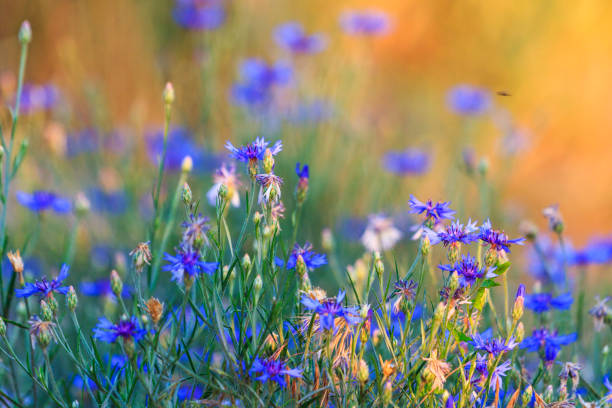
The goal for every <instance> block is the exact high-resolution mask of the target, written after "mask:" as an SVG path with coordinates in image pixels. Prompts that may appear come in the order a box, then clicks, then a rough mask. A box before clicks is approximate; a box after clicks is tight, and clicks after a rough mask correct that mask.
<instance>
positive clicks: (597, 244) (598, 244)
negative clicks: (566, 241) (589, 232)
mask: <svg viewBox="0 0 612 408" xmlns="http://www.w3.org/2000/svg"><path fill="white" fill-rule="evenodd" d="M610 262H612V238H598V239H593V240H591V241H590V242H589V243H588V244H587V245H586V246H585V247H584V248H583V249H581V250H575V251H572V252H571V254H570V255H569V256H568V263H570V264H572V265H590V264H607V263H610Z"/></svg>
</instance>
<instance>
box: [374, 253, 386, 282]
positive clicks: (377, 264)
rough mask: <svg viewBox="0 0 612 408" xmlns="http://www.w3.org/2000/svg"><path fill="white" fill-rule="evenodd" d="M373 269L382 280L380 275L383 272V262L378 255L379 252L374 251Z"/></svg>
mask: <svg viewBox="0 0 612 408" xmlns="http://www.w3.org/2000/svg"><path fill="white" fill-rule="evenodd" d="M374 271H376V275H378V279H381V280H382V276H383V275H384V273H385V264H384V263H383V260H382V258H381V257H380V252H376V253H374Z"/></svg>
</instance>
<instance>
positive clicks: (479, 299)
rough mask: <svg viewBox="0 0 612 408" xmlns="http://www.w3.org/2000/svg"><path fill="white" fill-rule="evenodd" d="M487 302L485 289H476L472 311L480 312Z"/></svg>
mask: <svg viewBox="0 0 612 408" xmlns="http://www.w3.org/2000/svg"><path fill="white" fill-rule="evenodd" d="M486 301H487V290H486V289H485V288H480V289H478V292H476V295H475V296H474V300H473V301H472V304H473V305H474V309H476V310H478V311H479V312H482V308H483V307H484V304H485V302H486Z"/></svg>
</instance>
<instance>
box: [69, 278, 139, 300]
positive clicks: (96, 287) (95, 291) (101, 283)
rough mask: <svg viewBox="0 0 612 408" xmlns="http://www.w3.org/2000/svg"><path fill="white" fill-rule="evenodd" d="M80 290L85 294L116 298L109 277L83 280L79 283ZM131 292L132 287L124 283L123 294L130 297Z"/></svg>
mask: <svg viewBox="0 0 612 408" xmlns="http://www.w3.org/2000/svg"><path fill="white" fill-rule="evenodd" d="M79 292H81V293H82V294H83V295H85V296H95V297H104V298H109V299H115V294H114V293H113V291H112V289H111V284H110V279H107V278H104V279H98V280H95V281H91V282H81V283H79ZM131 292H132V288H131V287H129V286H127V285H125V284H124V285H123V290H122V292H121V296H122V297H129V296H131Z"/></svg>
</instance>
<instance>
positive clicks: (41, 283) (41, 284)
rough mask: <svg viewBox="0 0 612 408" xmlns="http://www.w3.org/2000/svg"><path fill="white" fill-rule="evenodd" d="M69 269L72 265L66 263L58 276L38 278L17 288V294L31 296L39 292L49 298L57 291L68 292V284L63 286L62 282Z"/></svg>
mask: <svg viewBox="0 0 612 408" xmlns="http://www.w3.org/2000/svg"><path fill="white" fill-rule="evenodd" d="M69 270H70V267H69V266H68V265H66V264H64V265H62V268H61V269H60V273H59V275H58V276H57V278H55V279H53V280H51V281H48V280H47V278H46V277H43V278H42V279H41V280H37V281H36V282H34V283H30V282H28V283H26V284H25V286H24V287H23V288H21V289H15V296H17V297H30V296H32V295H36V294H38V295H40V297H41V298H47V297H51V296H53V293H55V292H57V293H61V294H62V295H65V294H66V293H67V292H68V286H62V283H63V282H64V280H65V279H66V278H67V277H68V271H69Z"/></svg>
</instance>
